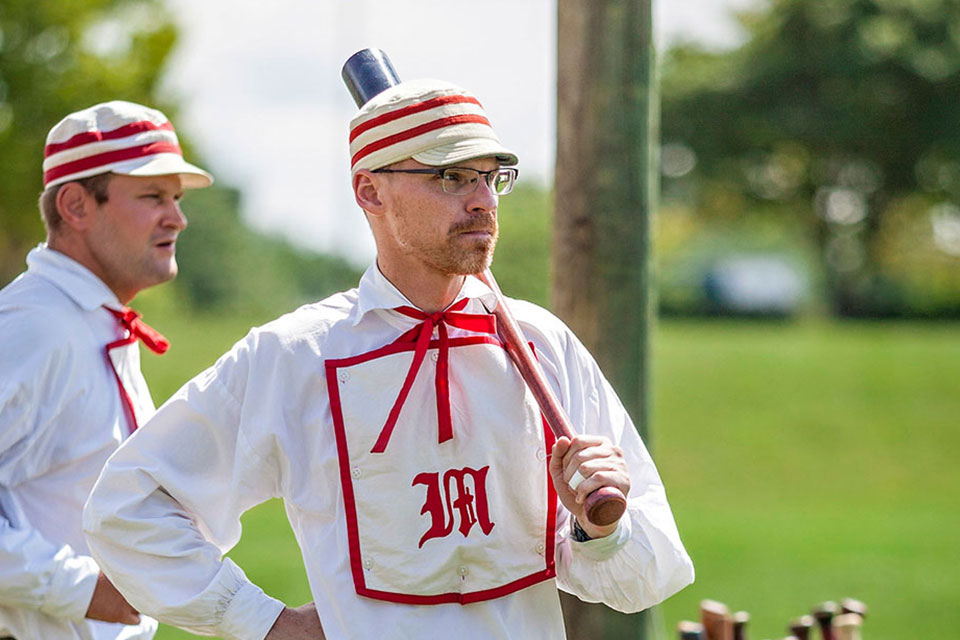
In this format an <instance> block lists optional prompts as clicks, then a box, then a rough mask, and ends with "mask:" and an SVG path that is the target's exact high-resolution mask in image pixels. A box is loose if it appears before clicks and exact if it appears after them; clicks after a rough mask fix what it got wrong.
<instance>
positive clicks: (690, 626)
mask: <svg viewBox="0 0 960 640" xmlns="http://www.w3.org/2000/svg"><path fill="white" fill-rule="evenodd" d="M677 637H678V638H680V640H706V636H705V635H703V625H702V624H700V623H699V622H691V621H690V620H682V621H680V622H679V623H678V624H677Z"/></svg>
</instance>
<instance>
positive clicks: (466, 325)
mask: <svg viewBox="0 0 960 640" xmlns="http://www.w3.org/2000/svg"><path fill="white" fill-rule="evenodd" d="M467 301H468V299H467V298H464V299H463V300H461V301H460V302H458V303H457V304H455V305H453V306H452V307H450V308H449V309H447V310H446V311H440V312H438V313H424V312H423V311H420V310H419V309H414V308H413V307H397V308H396V309H394V311H398V312H400V313H402V314H403V315H405V316H410V317H411V318H415V319H417V320H423V322H421V323H420V324H418V325H417V326H415V327H414V328H413V329H410V330H409V331H407V332H406V333H404V334H403V335H402V336H400V337H399V338H397V339H396V340H395V341H394V342H395V343H397V342H414V341H416V343H417V346H416V348H415V349H414V352H413V362H411V363H410V370H409V371H407V377H406V379H405V380H404V381H403V387H401V388H400V393H399V394H398V395H397V401H396V402H394V404H393V408H392V409H391V410H390V415H389V416H388V417H387V423H386V424H385V425H383V429H381V430H380V436H379V437H378V438H377V442H376V444H374V445H373V449H372V450H371V453H383V452H384V450H386V448H387V442H389V441H390V434H391V433H392V432H393V428H394V427H395V426H396V424H397V418H398V417H399V416H400V409H401V408H403V403H404V402H405V401H406V399H407V394H408V393H410V388H411V387H412V386H413V381H414V379H415V378H416V377H417V372H418V371H419V370H420V365H421V364H422V363H423V359H424V357H425V356H426V355H427V349H428V347H429V346H430V338H431V336H433V328H434V327H436V328H437V333H438V334H439V338H440V340H439V345H438V346H439V353H438V354H437V356H438V357H437V375H436V382H435V384H436V388H437V422H438V425H439V426H438V429H437V431H438V442H446V441H447V440H449V439H451V438H452V437H453V422H452V420H451V418H450V383H449V380H448V379H447V358H448V354H449V350H450V346H449V344H450V343H449V340H448V339H447V325H448V324H449V325H451V326H454V327H457V328H459V329H466V330H468V331H476V332H478V333H488V334H492V335H496V334H497V323H496V317H495V316H493V315H489V314H471V313H457V312H458V311H460V310H462V309H463V308H464V307H465V306H467Z"/></svg>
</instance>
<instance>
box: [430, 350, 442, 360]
mask: <svg viewBox="0 0 960 640" xmlns="http://www.w3.org/2000/svg"><path fill="white" fill-rule="evenodd" d="M430 359H431V360H433V361H434V362H437V361H438V360H440V353H439V352H437V351H432V352H431V353H430Z"/></svg>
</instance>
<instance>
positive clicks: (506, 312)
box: [477, 269, 627, 527]
mask: <svg viewBox="0 0 960 640" xmlns="http://www.w3.org/2000/svg"><path fill="white" fill-rule="evenodd" d="M477 277H478V278H479V279H480V280H481V281H482V282H483V283H484V284H485V285H487V286H488V287H490V289H491V290H492V291H493V293H494V294H496V296H497V306H496V307H495V308H494V309H492V310H491V312H492V313H493V314H494V315H495V316H496V318H497V333H498V334H499V335H500V339H501V340H502V341H503V344H504V347H505V348H506V350H507V354H508V355H509V356H510V359H511V360H513V363H514V364H515V365H516V367H517V371H519V372H520V377H521V378H523V380H524V382H526V383H527V387H529V388H530V392H531V393H532V394H533V397H534V398H535V399H536V401H537V404H538V405H539V406H540V411H541V412H542V413H543V417H544V418H546V420H547V424H549V425H550V428H551V429H552V430H553V433H554V434H555V435H556V436H557V437H558V438H561V437H565V438H573V437H574V436H575V435H576V432H575V431H574V430H573V426H572V425H571V423H570V418H568V417H567V414H566V412H565V411H564V410H563V407H561V406H560V401H559V400H558V399H557V396H556V394H555V393H554V392H553V389H552V388H551V387H550V384H549V383H548V382H547V378H546V376H544V374H543V369H541V368H540V363H539V362H537V359H536V357H535V356H534V355H533V351H532V350H531V349H530V345H529V344H528V343H527V339H526V338H525V337H524V336H523V332H521V331H520V325H518V324H517V321H516V320H515V319H514V317H513V314H512V313H511V312H510V309H509V308H508V307H507V304H506V302H505V301H504V298H503V293H502V292H501V291H500V287H499V286H498V285H497V281H496V280H495V279H494V277H493V274H492V273H491V272H490V269H484V270H483V273H479V274H477ZM583 508H584V513H586V514H587V519H588V520H590V522H592V523H593V524H595V525H597V526H600V527H603V526H606V525H608V524H613V523H614V522H616V521H617V520H619V519H620V516H622V515H623V512H624V510H625V509H626V508H627V499H626V498H625V497H624V496H623V494H622V493H621V492H620V491H619V490H618V489H616V488H615V487H601V488H599V489H597V490H596V491H594V492H593V493H591V494H590V495H589V496H587V499H586V500H585V501H584V503H583Z"/></svg>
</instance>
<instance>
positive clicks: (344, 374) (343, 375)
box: [340, 371, 350, 382]
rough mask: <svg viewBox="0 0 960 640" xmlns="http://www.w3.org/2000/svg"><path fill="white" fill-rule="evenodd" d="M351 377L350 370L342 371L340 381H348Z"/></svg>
mask: <svg viewBox="0 0 960 640" xmlns="http://www.w3.org/2000/svg"><path fill="white" fill-rule="evenodd" d="M349 379H350V372H349V371H341V372H340V382H346V381H347V380H349Z"/></svg>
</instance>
